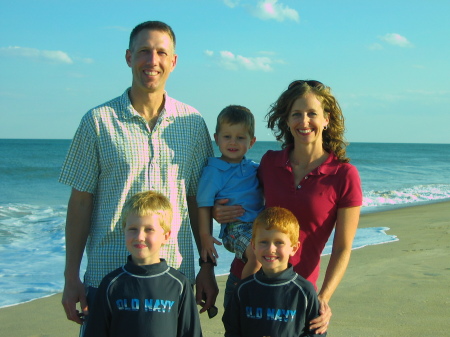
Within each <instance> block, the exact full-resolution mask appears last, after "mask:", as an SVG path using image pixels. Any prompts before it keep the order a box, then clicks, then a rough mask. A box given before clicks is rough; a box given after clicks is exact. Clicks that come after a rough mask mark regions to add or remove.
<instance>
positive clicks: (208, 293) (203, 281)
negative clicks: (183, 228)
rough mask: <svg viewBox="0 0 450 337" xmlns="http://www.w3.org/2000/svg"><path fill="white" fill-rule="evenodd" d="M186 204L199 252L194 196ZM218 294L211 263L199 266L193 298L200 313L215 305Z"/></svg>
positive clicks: (195, 199) (196, 211) (196, 210)
mask: <svg viewBox="0 0 450 337" xmlns="http://www.w3.org/2000/svg"><path fill="white" fill-rule="evenodd" d="M187 204H188V210H189V218H190V222H191V228H192V233H193V234H194V238H195V242H196V243H197V249H198V250H199V252H200V249H201V246H200V245H201V244H200V238H199V224H198V207H197V198H196V196H189V197H187ZM218 294H219V287H217V281H216V278H215V276H214V265H213V264H212V263H203V264H202V265H201V266H200V271H199V272H198V274H197V277H196V279H195V296H196V300H197V304H199V305H201V306H202V309H201V310H200V313H203V312H205V311H206V310H208V309H209V308H210V307H212V306H213V305H214V304H215V303H216V298H217V295H218ZM204 298H206V300H205V301H204V300H203V299H204Z"/></svg>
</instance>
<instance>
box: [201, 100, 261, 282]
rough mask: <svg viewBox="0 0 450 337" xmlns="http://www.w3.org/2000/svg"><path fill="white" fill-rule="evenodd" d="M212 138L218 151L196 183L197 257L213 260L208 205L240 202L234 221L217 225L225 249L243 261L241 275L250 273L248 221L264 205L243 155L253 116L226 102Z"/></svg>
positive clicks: (253, 267)
mask: <svg viewBox="0 0 450 337" xmlns="http://www.w3.org/2000/svg"><path fill="white" fill-rule="evenodd" d="M214 139H215V141H216V144H217V145H218V147H219V150H220V152H221V154H222V155H221V157H219V158H215V157H214V158H208V165H207V166H206V167H205V168H204V169H203V173H202V176H201V178H200V182H199V185H198V192H197V204H198V207H199V233H200V240H201V246H202V251H201V259H203V261H207V259H208V258H209V259H211V260H212V261H213V262H216V258H217V257H218V254H217V251H216V249H215V247H214V244H221V243H220V241H218V240H217V239H215V238H214V237H213V236H212V235H211V220H212V217H211V208H212V207H213V206H214V202H215V201H216V200H218V199H228V200H229V201H228V205H241V206H242V207H243V208H244V210H245V213H244V215H242V216H241V217H239V218H238V219H239V221H238V222H233V223H227V224H222V225H221V231H220V235H219V238H220V239H222V241H223V245H224V246H225V248H226V249H227V250H229V251H231V252H234V253H235V254H236V257H237V258H239V259H242V260H244V261H246V264H245V267H244V270H243V272H242V277H243V278H244V277H246V276H249V275H252V274H254V273H255V272H256V271H258V270H259V268H260V267H261V265H260V264H259V262H258V261H257V260H256V259H255V255H254V253H253V251H252V249H251V246H250V240H251V235H252V234H251V231H252V222H253V220H254V219H255V218H256V216H257V215H258V213H259V212H260V211H261V210H262V209H263V208H264V199H263V194H262V190H261V188H260V186H259V181H258V178H257V175H256V173H257V169H258V166H259V165H258V164H257V163H255V162H253V161H251V160H249V159H246V158H245V154H246V153H247V151H248V150H249V149H250V148H251V147H252V146H253V144H255V141H256V138H255V119H254V117H253V114H252V113H251V111H250V110H249V109H247V108H245V107H243V106H240V105H230V106H228V107H226V108H225V109H223V110H222V111H221V112H220V114H219V116H218V117H217V124H216V133H215V134H214Z"/></svg>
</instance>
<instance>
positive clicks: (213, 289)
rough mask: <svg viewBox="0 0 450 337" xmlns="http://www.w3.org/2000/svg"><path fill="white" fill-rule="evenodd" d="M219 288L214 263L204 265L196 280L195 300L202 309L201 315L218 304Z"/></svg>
mask: <svg viewBox="0 0 450 337" xmlns="http://www.w3.org/2000/svg"><path fill="white" fill-rule="evenodd" d="M218 294H219V287H218V286H217V281H216V277H215V276H214V266H213V264H212V263H203V264H202V266H201V268H200V271H199V272H198V275H197V278H196V280H195V299H196V301H197V304H198V305H200V306H201V307H202V308H201V309H200V313H203V312H205V311H206V310H208V309H209V308H211V307H212V306H213V305H214V304H215V303H216V298H217V295H218Z"/></svg>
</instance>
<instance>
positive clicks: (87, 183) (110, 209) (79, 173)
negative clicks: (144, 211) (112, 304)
mask: <svg viewBox="0 0 450 337" xmlns="http://www.w3.org/2000/svg"><path fill="white" fill-rule="evenodd" d="M128 91H129V89H127V90H126V91H125V92H124V94H123V95H122V96H119V97H117V98H115V99H113V100H111V101H109V102H107V103H105V104H103V105H100V106H98V107H96V108H94V109H92V110H90V111H89V112H88V113H87V114H86V115H85V116H84V117H83V119H82V120H81V123H80V126H79V127H78V130H77V132H76V133H75V136H74V139H73V141H72V144H71V146H70V149H69V152H68V154H67V157H66V160H65V162H64V164H63V167H62V171H61V175H60V179H59V180H60V182H61V183H64V184H66V185H70V186H72V187H73V188H75V189H77V190H79V191H83V192H89V193H92V194H93V195H94V209H93V214H92V221H91V230H90V235H89V238H88V242H87V245H86V253H87V256H88V265H87V270H86V273H85V276H84V281H85V284H86V285H88V286H93V287H98V285H99V284H100V281H101V280H102V278H103V277H104V276H105V275H106V274H108V273H109V272H111V271H112V270H114V269H116V268H118V267H119V266H121V265H123V264H124V263H125V262H126V258H127V255H128V253H127V251H126V247H125V244H124V235H123V231H122V226H121V219H120V214H121V211H122V206H123V204H124V203H125V201H126V200H127V199H128V198H129V197H131V196H132V195H134V194H136V193H138V192H142V191H147V190H156V191H158V192H161V193H163V194H164V195H166V196H167V197H168V198H169V200H170V201H171V203H172V205H173V213H174V214H173V222H172V234H171V238H170V240H169V242H168V244H166V245H164V246H163V247H162V248H161V257H162V258H165V259H166V260H167V262H168V264H169V265H170V266H172V267H174V268H178V269H179V270H180V271H181V272H183V273H184V274H185V275H186V276H187V277H188V278H189V279H191V280H194V277H195V275H194V258H193V256H194V254H193V247H192V236H191V229H190V222H189V214H188V208H187V201H186V196H195V195H196V192H197V184H198V180H199V177H200V175H201V172H202V168H203V167H204V166H205V164H206V162H207V158H208V157H211V156H212V155H213V150H212V145H211V139H210V136H209V133H208V129H207V127H206V124H205V122H204V120H203V118H202V116H201V115H200V114H199V112H198V111H197V110H195V109H194V108H192V107H190V106H188V105H186V104H184V103H181V102H179V101H176V100H174V99H172V98H170V97H169V96H168V95H167V94H165V104H164V109H163V110H162V111H161V114H160V116H159V118H158V121H157V122H156V125H155V127H154V128H153V130H151V129H150V128H149V126H148V124H147V122H146V120H145V119H144V118H143V117H142V116H140V115H139V113H138V112H137V111H136V110H135V109H134V108H133V106H132V105H131V102H130V99H129V97H128Z"/></svg>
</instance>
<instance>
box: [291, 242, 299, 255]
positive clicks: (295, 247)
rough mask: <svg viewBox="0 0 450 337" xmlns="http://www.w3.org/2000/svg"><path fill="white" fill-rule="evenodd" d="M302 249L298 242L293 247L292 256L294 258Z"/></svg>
mask: <svg viewBox="0 0 450 337" xmlns="http://www.w3.org/2000/svg"><path fill="white" fill-rule="evenodd" d="M299 248H300V241H297V243H296V244H295V245H292V252H291V254H290V256H294V255H295V253H297V250H298V249H299Z"/></svg>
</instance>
